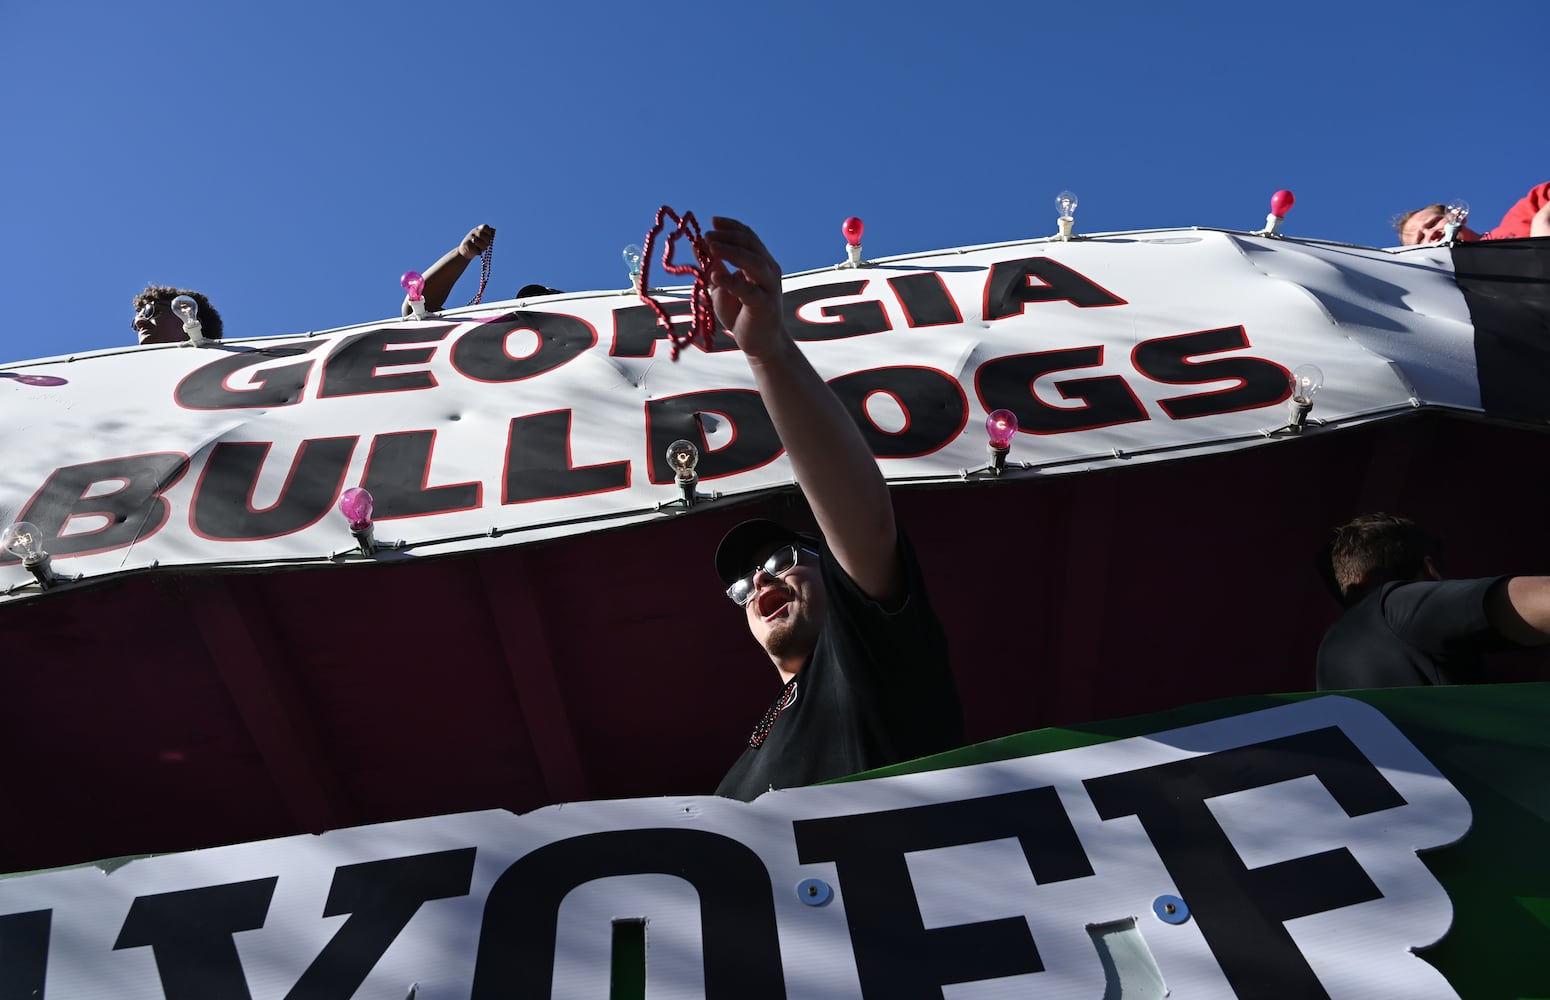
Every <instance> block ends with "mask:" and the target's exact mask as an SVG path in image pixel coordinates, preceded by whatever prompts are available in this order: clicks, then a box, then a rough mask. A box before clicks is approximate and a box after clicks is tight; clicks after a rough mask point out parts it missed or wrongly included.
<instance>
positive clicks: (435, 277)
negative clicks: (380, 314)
mask: <svg viewBox="0 0 1550 1000" xmlns="http://www.w3.org/2000/svg"><path fill="white" fill-rule="evenodd" d="M494 240H495V229H494V227H492V226H488V225H481V226H475V227H474V228H473V229H470V230H469V231H468V235H467V236H465V237H463V241H462V242H461V243H459V244H458V245H457V246H455V247H453V248H452V249H451V250H448V251H447V252H446V253H444V254H442V256H441V259H440V260H438V261H437V262H436V263H434V264H432V265H431V266H430V267H428V268H426V269H425V271H424V273H423V274H422V275H421V277H423V278H424V279H425V291H424V292H423V295H424V296H425V308H426V309H428V310H430V311H431V312H437V311H439V310H440V309H441V308H442V307H444V306H445V305H446V304H447V296H449V295H451V294H452V287H453V286H454V285H456V284H457V280H458V279H459V278H461V277H462V276H463V272H464V271H466V270H467V269H468V262H469V261H471V260H473V259H474V258H476V257H478V256H479V255H480V254H482V253H484V252H485V250H487V249H489V247H490V244H491V243H492V242H493V241H494ZM410 312H411V310H410V308H409V300H408V299H405V300H404V307H403V315H405V316H408V315H410Z"/></svg>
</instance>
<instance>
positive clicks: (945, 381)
mask: <svg viewBox="0 0 1550 1000" xmlns="http://www.w3.org/2000/svg"><path fill="white" fill-rule="evenodd" d="M829 385H830V386H831V387H832V388H833V389H834V393H835V395H837V396H839V397H840V402H841V403H843V404H845V409H846V410H847V411H849V413H850V417H851V419H852V420H854V421H855V422H856V426H858V427H860V428H861V436H862V437H864V438H866V443H867V447H869V448H871V449H872V454H874V455H876V456H877V457H878V458H915V457H917V456H919V455H929V454H931V453H932V452H933V451H936V450H937V449H939V448H942V447H943V446H945V445H947V444H948V443H950V442H951V441H952V440H953V438H955V437H957V436H958V434H959V433H960V432H961V431H962V430H963V426H964V424H965V423H967V422H968V420H969V401H968V400H967V399H965V398H964V395H963V389H962V387H960V386H959V385H958V382H957V380H956V379H954V378H953V377H952V376H950V375H947V374H946V373H944V372H939V371H937V370H936V369H935V368H914V367H905V366H902V365H901V366H898V367H895V368H873V369H871V370H869V371H860V372H853V373H851V374H849V375H841V376H840V377H839V378H836V379H831V380H830V381H829ZM878 392H882V393H887V394H888V395H890V396H892V397H893V398H894V399H895V400H896V401H897V402H898V404H899V408H900V409H902V410H903V411H904V417H905V422H904V427H903V428H902V429H901V430H898V431H885V430H883V429H882V428H881V427H878V426H877V424H876V423H874V422H873V420H872V418H871V416H870V415H869V414H868V413H867V411H866V401H867V400H868V399H870V398H871V396H872V394H873V393H878Z"/></svg>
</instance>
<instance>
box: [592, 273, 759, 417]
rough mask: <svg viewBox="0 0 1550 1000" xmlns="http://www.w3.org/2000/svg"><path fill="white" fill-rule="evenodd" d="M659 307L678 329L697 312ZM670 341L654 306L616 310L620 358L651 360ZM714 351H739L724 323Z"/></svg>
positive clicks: (682, 304)
mask: <svg viewBox="0 0 1550 1000" xmlns="http://www.w3.org/2000/svg"><path fill="white" fill-rule="evenodd" d="M659 304H660V305H661V306H662V311H663V312H665V313H667V315H668V316H669V317H671V318H672V319H673V320H674V325H675V326H676V325H677V320H678V318H680V317H682V318H684V319H685V320H687V319H688V317H689V315H690V313H691V312H692V311H693V308H694V307H693V305H692V304H691V303H689V302H686V301H684V300H682V299H672V300H669V301H666V302H662V303H659ZM666 339H667V328H666V327H664V326H663V325H662V323H661V321H660V320H658V318H657V313H656V310H654V309H652V308H651V307H650V306H626V307H625V308H623V309H615V310H614V343H613V347H612V348H611V349H610V350H609V352H608V353H609V355H611V356H612V357H616V358H649V357H651V356H652V355H653V354H655V353H656V349H657V342H658V341H662V340H666ZM693 343H694V346H695V348H696V349H698V350H702V351H703V350H704V349H705V348H704V346H703V345H702V344H701V343H700V342H699V341H698V340H695V341H694V342H693ZM710 349H711V350H712V351H713V352H716V353H720V352H721V351H735V350H737V341H735V340H733V339H732V337H731V336H730V335H729V334H728V333H727V328H726V327H724V326H722V325H721V322H720V320H717V321H716V334H715V336H714V337H712V338H711V348H710ZM668 443H669V444H671V443H672V442H668Z"/></svg>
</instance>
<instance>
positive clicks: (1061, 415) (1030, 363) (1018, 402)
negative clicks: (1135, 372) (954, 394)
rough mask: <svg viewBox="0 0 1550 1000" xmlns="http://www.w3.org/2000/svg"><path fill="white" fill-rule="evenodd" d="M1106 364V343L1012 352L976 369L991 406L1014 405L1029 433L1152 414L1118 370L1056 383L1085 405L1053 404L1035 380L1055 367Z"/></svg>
mask: <svg viewBox="0 0 1550 1000" xmlns="http://www.w3.org/2000/svg"><path fill="white" fill-rule="evenodd" d="M1101 364H1103V348H1102V347H1073V348H1069V349H1066V350H1060V351H1040V352H1038V353H1036V354H1013V355H1008V356H1007V357H1004V358H993V359H992V360H990V361H987V362H985V363H984V364H983V365H980V367H979V370H978V371H977V372H975V373H974V388H975V391H976V392H978V394H979V398H980V402H981V403H982V404H983V405H984V407H985V409H986V410H987V411H990V410H999V409H1003V408H1004V409H1008V410H1011V411H1012V412H1013V413H1015V414H1017V424H1018V429H1019V430H1022V431H1027V432H1028V433H1029V434H1066V433H1070V432H1071V431H1089V430H1093V429H1094V428H1098V427H1112V426H1113V425H1115V424H1129V423H1135V422H1136V421H1140V420H1149V419H1151V418H1150V417H1148V416H1147V415H1146V407H1145V406H1143V405H1141V401H1140V400H1139V399H1137V398H1136V395H1135V393H1134V392H1132V391H1131V390H1130V384H1129V383H1128V382H1126V381H1125V380H1124V378H1123V377H1121V376H1119V375H1101V376H1098V377H1096V378H1076V379H1062V380H1061V381H1059V382H1056V383H1055V388H1056V389H1058V390H1059V391H1060V395H1061V397H1062V398H1065V399H1080V400H1081V401H1082V402H1084V403H1086V404H1087V405H1086V406H1076V407H1069V408H1068V407H1064V406H1051V405H1050V404H1048V403H1046V402H1044V401H1043V400H1042V399H1040V398H1039V397H1038V396H1037V395H1035V393H1034V391H1033V383H1034V382H1035V380H1037V379H1038V378H1040V377H1041V376H1044V375H1048V374H1050V373H1051V372H1059V371H1067V370H1069V369H1074V368H1092V367H1096V366H1097V365H1101Z"/></svg>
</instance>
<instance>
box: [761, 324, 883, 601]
mask: <svg viewBox="0 0 1550 1000" xmlns="http://www.w3.org/2000/svg"><path fill="white" fill-rule="evenodd" d="M748 364H749V368H750V369H751V371H752V372H753V376H754V381H755V383H756V384H757V385H758V387H759V393H760V395H761V396H762V398H763V400H764V406H765V409H766V410H768V411H769V414H770V419H771V420H772V421H773V422H774V424H775V431H776V433H777V434H779V435H780V440H781V443H782V444H783V445H785V448H786V454H787V455H788V456H790V459H791V468H792V471H793V473H794V474H795V475H796V480H797V484H798V485H799V486H801V488H802V494H803V496H805V497H806V498H807V502H808V504H809V506H811V507H812V509H813V516H814V517H815V518H817V520H818V526H819V528H820V529H821V530H822V531H823V533H824V537H825V539H827V541H828V544H829V549H830V551H832V552H833V553H834V554H835V556H836V558H838V559H839V561H840V565H842V566H843V567H845V570H846V572H847V573H849V574H850V575H851V578H852V579H854V580H855V581H856V583H857V584H858V585H859V586H860V587H861V589H862V590H863V591H865V592H866V593H868V594H870V595H872V596H873V597H875V598H878V599H880V600H888V599H891V598H893V597H896V596H898V592H899V590H900V587H901V586H902V580H901V578H900V573H899V567H898V551H897V544H896V542H897V530H896V528H895V525H894V517H893V501H892V499H891V498H890V496H889V495H888V484H887V482H885V481H884V479H883V475H882V472H881V471H880V470H879V469H878V467H877V459H876V458H875V457H874V456H873V455H872V451H871V449H870V448H868V447H867V444H866V439H865V438H863V437H862V436H861V431H860V429H859V428H858V427H857V426H856V423H855V421H854V420H852V419H851V416H850V414H849V413H848V412H847V411H846V410H845V407H844V405H843V404H841V403H840V400H839V397H837V396H836V395H835V394H834V390H832V389H830V388H829V386H828V385H826V384H825V383H824V381H823V379H821V378H819V376H818V373H817V372H816V371H815V370H814V369H813V366H812V364H811V363H809V362H808V360H807V358H806V357H805V356H804V355H803V354H802V352H801V350H800V349H798V347H797V346H796V344H795V343H794V342H793V341H792V340H791V339H790V338H789V337H783V338H782V339H781V341H780V342H779V345H778V347H776V348H775V349H773V350H771V351H769V352H767V353H766V354H765V355H764V356H762V357H753V356H750V357H749V358H748Z"/></svg>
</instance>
